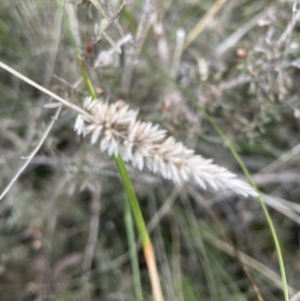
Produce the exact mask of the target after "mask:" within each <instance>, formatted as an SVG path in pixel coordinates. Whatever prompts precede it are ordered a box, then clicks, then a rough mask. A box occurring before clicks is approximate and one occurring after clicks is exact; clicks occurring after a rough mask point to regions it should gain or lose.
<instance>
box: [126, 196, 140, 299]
mask: <svg viewBox="0 0 300 301" xmlns="http://www.w3.org/2000/svg"><path fill="white" fill-rule="evenodd" d="M124 209H125V210H124V222H125V228H126V234H127V241H128V247H129V253H130V260H131V267H132V273H133V283H134V289H135V296H136V300H137V301H142V300H143V299H144V298H143V290H142V283H141V275H140V268H139V263H138V258H137V250H136V243H135V237H134V227H133V220H132V213H131V209H130V204H129V201H128V200H126V201H125V208H124Z"/></svg>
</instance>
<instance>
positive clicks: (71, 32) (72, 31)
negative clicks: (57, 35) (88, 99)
mask: <svg viewBox="0 0 300 301" xmlns="http://www.w3.org/2000/svg"><path fill="white" fill-rule="evenodd" d="M56 3H57V5H58V7H59V9H60V11H61V13H62V16H63V20H64V23H65V25H66V28H67V34H68V37H69V40H70V42H71V45H72V48H73V50H74V52H75V56H76V59H77V63H78V66H79V68H80V72H81V74H82V77H83V80H84V83H85V85H86V87H87V89H88V91H89V94H90V95H91V96H92V98H93V99H96V98H97V94H96V92H95V89H94V87H93V85H92V82H91V80H90V77H89V75H88V72H87V68H86V65H85V61H84V58H83V57H82V55H81V49H80V47H81V45H80V37H79V28H74V27H73V28H72V27H71V25H70V21H71V20H72V18H73V17H74V16H73V15H72V14H68V15H67V16H66V13H65V11H64V7H63V5H62V3H61V0H56ZM68 5H70V7H71V5H72V4H68ZM74 23H75V22H74ZM75 36H76V37H77V40H76V39H75Z"/></svg>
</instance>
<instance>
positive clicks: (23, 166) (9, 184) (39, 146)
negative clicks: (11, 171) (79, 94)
mask: <svg viewBox="0 0 300 301" xmlns="http://www.w3.org/2000/svg"><path fill="white" fill-rule="evenodd" d="M60 111H61V106H60V107H59V108H58V109H57V110H56V113H55V114H54V116H53V117H52V121H51V122H50V124H49V126H48V127H47V129H46V131H45V133H44V135H43V136H42V138H41V140H40V142H39V143H38V145H37V146H36V147H35V148H34V150H33V151H32V152H31V154H30V155H29V156H28V157H26V158H24V159H26V161H25V162H24V164H23V165H22V166H21V167H20V168H19V170H18V171H17V172H16V174H15V175H14V177H13V178H12V179H11V181H10V182H9V183H8V185H7V186H6V187H5V189H4V190H3V192H2V193H1V195H0V200H2V199H3V198H4V196H5V195H6V194H7V192H8V191H9V190H10V188H11V187H12V185H13V184H14V183H15V182H16V180H17V179H18V178H19V176H20V175H21V174H22V172H23V171H24V170H25V168H26V167H27V166H28V164H29V163H30V162H31V160H32V159H33V158H34V156H35V155H36V153H37V152H38V151H39V149H40V148H41V146H42V145H43V143H44V141H45V140H46V138H47V137H48V135H49V133H50V131H51V129H52V127H53V125H54V123H55V121H56V120H57V118H58V116H59V113H60Z"/></svg>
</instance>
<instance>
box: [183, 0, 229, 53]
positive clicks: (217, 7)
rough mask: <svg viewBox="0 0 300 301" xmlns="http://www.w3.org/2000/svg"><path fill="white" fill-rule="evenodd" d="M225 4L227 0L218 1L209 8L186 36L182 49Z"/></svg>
mask: <svg viewBox="0 0 300 301" xmlns="http://www.w3.org/2000/svg"><path fill="white" fill-rule="evenodd" d="M226 2H227V0H218V1H216V2H215V4H214V5H213V6H212V7H211V8H210V10H209V11H208V12H207V13H206V14H205V16H204V17H203V18H202V19H201V20H200V21H199V22H198V23H197V24H196V25H195V26H194V28H193V29H192V30H191V31H190V33H189V34H188V35H187V37H186V39H185V42H184V45H183V49H186V48H187V47H188V46H189V45H190V44H191V43H192V42H193V41H194V40H195V39H196V38H197V36H198V35H199V34H200V33H201V32H202V31H203V29H204V28H205V27H206V25H207V24H208V22H209V21H210V20H211V19H212V18H213V17H214V16H215V15H216V14H217V13H218V11H219V10H220V9H221V8H222V6H223V5H224V4H225V3H226Z"/></svg>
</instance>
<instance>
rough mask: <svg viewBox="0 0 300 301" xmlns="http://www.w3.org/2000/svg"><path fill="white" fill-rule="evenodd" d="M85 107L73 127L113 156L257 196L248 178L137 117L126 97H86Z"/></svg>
mask: <svg viewBox="0 0 300 301" xmlns="http://www.w3.org/2000/svg"><path fill="white" fill-rule="evenodd" d="M83 108H84V110H86V112H87V113H89V114H90V115H91V117H92V118H93V120H92V121H91V120H90V119H89V118H88V117H86V116H83V115H80V114H79V115H78V117H77V119H76V121H75V125H74V130H75V131H76V132H77V134H78V135H80V134H83V136H86V135H90V137H91V143H92V144H96V143H97V142H98V141H99V140H100V150H101V151H102V152H104V151H107V152H108V154H109V155H110V156H112V155H115V156H117V155H118V154H120V156H121V157H122V158H123V160H124V161H126V162H131V163H132V164H133V166H134V167H136V168H138V169H139V170H143V169H144V167H145V166H146V167H147V168H148V169H149V170H150V171H151V172H153V173H155V174H160V175H162V177H163V178H165V179H168V180H173V181H174V182H175V183H182V182H186V181H193V182H194V183H196V184H198V185H199V186H201V187H202V188H204V189H206V188H207V186H210V187H212V188H214V189H215V190H225V189H230V190H232V191H234V192H235V193H237V194H240V195H243V196H248V195H251V196H257V193H256V192H255V190H254V189H253V188H252V187H251V186H250V185H249V184H247V183H246V182H244V181H242V180H239V179H237V178H236V175H235V174H233V173H232V172H230V171H229V170H228V169H226V168H224V167H221V166H218V165H216V164H213V163H212V159H204V158H203V157H201V156H200V155H196V154H195V153H194V151H193V150H191V149H188V148H187V147H185V146H184V145H183V144H182V143H181V142H176V141H175V139H174V138H173V137H167V131H166V130H163V129H160V128H159V126H158V125H153V124H152V123H150V122H142V121H138V120H137V119H136V118H137V114H138V112H137V111H135V110H130V109H129V106H128V105H127V104H125V103H124V102H123V101H118V102H116V103H113V104H108V102H104V101H102V100H92V98H90V97H88V98H86V99H85V100H84V104H83Z"/></svg>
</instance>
